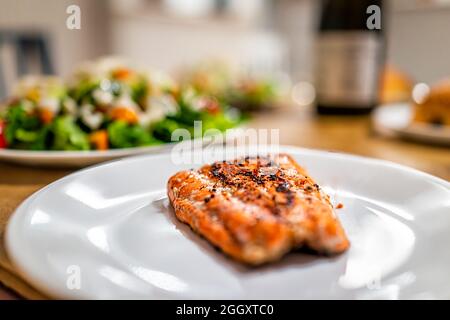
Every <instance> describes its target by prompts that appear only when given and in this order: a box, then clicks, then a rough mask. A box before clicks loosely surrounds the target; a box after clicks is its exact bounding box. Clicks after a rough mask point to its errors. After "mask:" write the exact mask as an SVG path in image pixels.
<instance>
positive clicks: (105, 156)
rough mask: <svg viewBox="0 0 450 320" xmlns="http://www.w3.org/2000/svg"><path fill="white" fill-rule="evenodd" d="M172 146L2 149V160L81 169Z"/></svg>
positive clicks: (156, 151) (0, 151)
mask: <svg viewBox="0 0 450 320" xmlns="http://www.w3.org/2000/svg"><path fill="white" fill-rule="evenodd" d="M171 146H172V145H171V144H163V145H158V146H149V147H140V148H126V149H111V150H105V151H98V150H92V151H29V150H13V149H0V160H1V161H5V162H10V163H17V164H21V165H27V166H36V167H70V168H81V167H85V166H89V165H92V164H96V163H100V162H104V161H108V160H113V159H117V158H123V157H126V156H131V155H137V154H142V153H150V154H153V153H160V152H162V151H164V150H167V149H169V148H170V147H171Z"/></svg>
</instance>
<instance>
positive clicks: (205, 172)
mask: <svg viewBox="0 0 450 320" xmlns="http://www.w3.org/2000/svg"><path fill="white" fill-rule="evenodd" d="M167 189H168V196H169V199H170V201H171V203H172V206H173V208H174V210H175V214H176V216H177V218H178V219H179V220H180V221H182V222H184V223H186V224H188V225H189V226H190V227H191V228H192V229H193V230H194V231H195V232H197V233H199V234H200V235H202V236H203V237H204V238H206V239H207V240H208V241H209V242H211V243H212V244H213V245H214V246H216V247H218V248H220V249H221V250H222V251H223V252H224V253H226V254H227V255H229V256H230V257H232V258H234V259H235V260H238V261H241V262H244V263H246V264H250V265H260V264H263V263H267V262H271V261H275V260H278V259H280V258H281V257H282V256H283V255H285V254H286V253H288V252H289V251H290V250H293V249H296V248H300V247H307V248H309V249H312V250H314V251H316V252H318V253H322V254H337V253H341V252H343V251H345V250H346V249H347V248H348V247H349V245H350V243H349V241H348V239H347V237H346V235H345V232H344V230H343V228H342V226H341V224H340V223H339V220H338V219H337V217H336V215H335V213H334V210H333V206H332V204H331V202H330V199H329V197H328V196H327V195H326V194H325V193H324V192H323V191H322V190H321V189H320V187H319V186H318V185H317V184H316V183H315V182H314V180H313V179H312V178H311V177H309V175H308V174H307V173H306V171H305V170H304V169H303V168H302V167H301V166H299V165H298V164H297V163H296V162H295V161H294V160H293V159H292V158H291V157H290V156H289V155H287V154H277V155H270V156H255V157H245V158H239V159H236V160H232V161H221V162H216V163H213V164H211V165H205V166H203V167H201V168H200V169H198V170H189V171H181V172H178V173H177V174H175V175H174V176H172V177H171V178H170V179H169V181H168V186H167Z"/></svg>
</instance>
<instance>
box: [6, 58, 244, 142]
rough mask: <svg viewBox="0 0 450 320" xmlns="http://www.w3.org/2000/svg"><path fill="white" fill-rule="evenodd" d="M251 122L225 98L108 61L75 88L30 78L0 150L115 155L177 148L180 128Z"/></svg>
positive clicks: (73, 81)
mask: <svg viewBox="0 0 450 320" xmlns="http://www.w3.org/2000/svg"><path fill="white" fill-rule="evenodd" d="M242 120H243V117H242V116H241V115H240V114H239V113H238V112H236V110H234V109H233V108H231V107H230V106H229V105H228V104H227V103H225V102H224V101H223V100H222V99H219V98H218V97H216V96H214V95H213V94H211V93H206V92H202V91H201V90H198V89H197V88H195V87H194V86H180V85H178V84H177V83H175V82H174V81H173V80H172V79H170V78H168V77H167V76H164V75H161V74H152V73H150V74H148V73H145V72H143V71H140V70H135V69H132V68H130V67H129V66H127V65H125V64H123V63H121V62H118V61H116V60H111V59H106V60H101V61H97V62H94V63H88V64H86V65H83V66H81V67H80V68H78V69H77V70H76V71H75V72H73V74H72V75H71V76H70V79H69V80H68V81H67V82H63V81H62V80H60V79H58V78H56V77H26V78H24V79H22V80H21V81H20V82H19V84H18V86H17V88H16V91H15V94H14V96H13V97H12V98H10V99H9V100H8V101H7V102H6V103H5V104H4V105H3V106H2V107H0V148H11V149H25V150H107V149H115V148H131V147H140V146H149V145H158V144H163V143H168V142H171V141H172V133H173V132H174V131H175V130H176V129H187V130H188V132H192V133H193V132H194V122H195V121H201V123H202V132H204V131H206V130H208V129H211V128H213V129H218V130H220V131H222V132H224V131H225V130H227V129H230V128H233V127H235V126H237V125H238V124H239V123H240V122H241V121H242Z"/></svg>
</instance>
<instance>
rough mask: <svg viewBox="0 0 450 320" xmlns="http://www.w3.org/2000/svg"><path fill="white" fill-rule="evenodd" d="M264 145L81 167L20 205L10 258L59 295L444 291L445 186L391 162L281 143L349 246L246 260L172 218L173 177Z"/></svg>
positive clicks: (435, 294) (335, 295)
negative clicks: (326, 202) (263, 261)
mask: <svg viewBox="0 0 450 320" xmlns="http://www.w3.org/2000/svg"><path fill="white" fill-rule="evenodd" d="M267 151H268V149H267V148H266V147H264V146H259V147H251V148H249V147H247V148H238V149H237V150H235V153H226V154H224V149H223V148H217V149H211V148H210V149H208V150H206V151H205V152H204V153H203V154H201V153H200V152H192V153H189V152H188V153H186V154H185V156H186V157H185V158H184V162H182V163H181V164H180V161H179V160H180V159H178V158H175V157H174V154H173V153H164V154H159V155H141V156H137V157H132V158H127V159H122V160H118V161H113V162H109V163H106V164H103V165H99V166H95V167H91V168H87V169H84V170H81V171H78V172H76V173H74V174H71V175H69V176H67V177H65V178H62V179H60V180H58V181H56V182H54V183H52V184H50V185H49V186H47V187H45V188H44V189H42V190H40V191H38V192H37V193H35V194H34V195H32V196H31V197H30V198H28V199H27V200H26V201H25V202H24V203H23V204H22V205H21V206H20V207H19V208H18V209H17V210H16V212H15V213H14V215H13V216H12V218H11V220H10V222H9V224H8V226H7V231H6V236H5V240H6V248H7V251H8V254H9V257H10V259H11V261H12V262H13V264H14V265H15V267H16V269H17V270H19V272H20V274H21V276H22V277H23V278H24V279H26V280H27V281H28V282H29V283H30V284H32V285H33V286H34V287H36V288H37V289H38V290H40V291H42V292H44V293H46V294H48V295H49V296H50V297H55V298H75V299H77V298H80V299H110V298H111V299H196V298H202V299H222V298H223V299H416V298H417V299H423V298H431V299H448V298H450V272H449V270H450V250H449V248H448V246H449V243H450V184H449V183H448V182H446V181H444V180H441V179H439V178H436V177H433V176H431V175H428V174H426V173H423V172H420V171H417V170H414V169H411V168H408V167H404V166H401V165H398V164H395V163H391V162H387V161H382V160H375V159H368V158H363V157H358V156H351V155H346V154H339V153H332V152H326V151H315V150H308V149H300V148H296V147H280V149H279V151H280V152H286V153H289V154H291V155H292V156H293V157H294V158H295V160H296V161H298V163H300V164H301V165H302V166H304V167H305V168H306V169H307V170H308V171H309V173H310V175H311V176H312V177H313V178H314V179H316V181H317V182H318V183H319V184H320V185H321V186H322V188H324V190H325V191H326V192H328V194H329V195H330V196H331V199H332V201H333V203H335V204H337V203H342V204H343V205H344V207H343V208H342V209H337V210H336V213H337V215H338V217H339V219H340V220H341V222H342V224H343V227H344V229H345V230H346V233H347V235H348V237H349V239H350V241H351V247H350V249H349V250H348V251H347V252H345V253H343V254H341V255H337V256H318V255H314V254H311V253H306V252H301V251H299V252H291V253H289V254H288V255H286V256H285V257H284V258H283V259H281V260H280V261H278V262H274V263H271V264H268V265H265V266H261V267H257V268H252V267H247V266H244V265H242V264H240V263H239V262H236V261H233V260H231V259H229V258H227V257H226V256H225V255H224V254H222V253H221V252H219V251H217V250H215V249H214V248H213V247H212V246H211V245H210V244H209V243H208V242H207V241H206V240H204V239H203V238H201V237H200V236H198V235H197V234H195V233H194V232H193V231H191V229H190V228H189V227H188V226H187V225H184V224H182V223H180V222H179V221H178V220H177V219H176V217H175V215H174V212H173V210H172V209H171V206H170V204H169V201H168V199H167V196H166V183H167V180H168V178H169V177H170V176H171V175H173V174H174V173H175V172H177V171H179V170H182V169H189V168H193V167H199V166H200V162H201V160H203V161H207V162H210V161H212V160H213V159H217V160H219V159H224V158H233V157H235V156H236V155H248V154H250V155H251V154H265V153H267ZM189 159H190V160H195V163H196V164H192V161H188V160H189ZM189 162H191V163H189Z"/></svg>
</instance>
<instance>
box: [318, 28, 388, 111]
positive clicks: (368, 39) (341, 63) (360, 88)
mask: <svg viewBox="0 0 450 320" xmlns="http://www.w3.org/2000/svg"><path fill="white" fill-rule="evenodd" d="M380 46H381V39H380V37H379V36H377V35H376V34H374V33H372V32H368V31H333V32H324V33H321V34H320V35H319V38H318V41H317V48H316V49H317V59H318V60H317V65H316V90H317V100H318V102H319V103H321V104H324V105H327V106H337V107H338V106H350V107H353V106H354V107H366V106H368V105H370V104H373V103H375V101H376V100H377V93H378V92H377V88H378V68H379V66H380V65H379V64H380V56H379V55H380V52H381V50H380V49H381V47H380Z"/></svg>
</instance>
